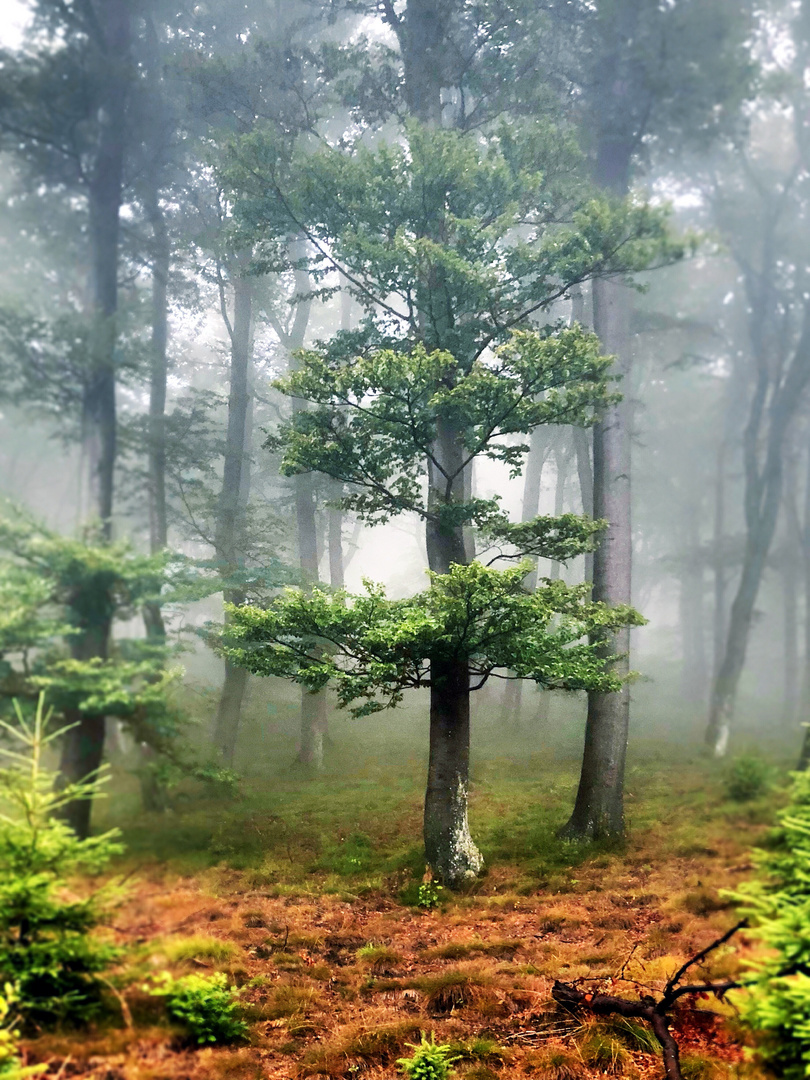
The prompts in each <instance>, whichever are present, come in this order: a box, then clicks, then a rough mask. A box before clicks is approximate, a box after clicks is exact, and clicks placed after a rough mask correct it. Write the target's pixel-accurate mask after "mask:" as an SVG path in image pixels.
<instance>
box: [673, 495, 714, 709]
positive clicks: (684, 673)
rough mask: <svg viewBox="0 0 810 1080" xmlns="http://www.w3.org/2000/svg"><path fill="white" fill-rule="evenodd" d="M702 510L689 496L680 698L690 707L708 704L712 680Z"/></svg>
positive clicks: (683, 567)
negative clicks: (708, 663)
mask: <svg viewBox="0 0 810 1080" xmlns="http://www.w3.org/2000/svg"><path fill="white" fill-rule="evenodd" d="M690 494H691V493H690ZM699 509H700V508H699V506H698V504H697V503H696V501H695V500H694V499H693V498H691V497H689V496H687V502H686V505H685V507H684V511H683V521H684V525H685V535H684V538H683V539H684V551H683V555H682V557H681V572H680V623H681V652H682V654H683V665H682V668H681V697H682V699H683V700H684V701H686V702H690V703H691V704H705V694H706V689H707V684H708V679H709V672H708V668H707V664H706V641H705V618H704V605H705V597H704V592H705V590H704V580H703V577H704V566H703V556H702V551H701V543H700V515H699Z"/></svg>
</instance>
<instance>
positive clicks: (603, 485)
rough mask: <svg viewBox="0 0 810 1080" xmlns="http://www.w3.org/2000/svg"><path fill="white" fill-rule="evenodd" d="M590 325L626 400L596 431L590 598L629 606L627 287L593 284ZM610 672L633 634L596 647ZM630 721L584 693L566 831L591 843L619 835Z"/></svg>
mask: <svg viewBox="0 0 810 1080" xmlns="http://www.w3.org/2000/svg"><path fill="white" fill-rule="evenodd" d="M593 303H594V328H595V330H596V333H597V334H598V335H599V337H600V339H601V341H602V345H603V347H604V349H605V352H607V353H610V354H613V355H615V356H616V357H617V361H616V366H617V369H618V370H617V374H618V375H620V376H621V379H622V382H621V386H622V390H623V394H624V396H623V398H622V400H621V401H620V402H619V403H618V404H616V405H613V406H611V407H610V408H609V409H608V410H607V411H606V413H605V414H604V415H603V416H602V418H601V419H600V421H599V423H598V424H597V425H596V427H595V428H594V432H593V503H594V506H593V509H594V516H595V517H597V518H606V519H607V520H608V522H609V523H610V524H609V526H608V530H607V533H606V535H605V537H604V538H603V540H602V542H601V543H600V545H599V547H598V548H597V550H596V551H595V553H594V560H593V598H594V600H598V601H601V602H603V603H607V604H611V605H616V604H629V603H630V601H631V567H632V534H631V513H630V510H631V504H630V435H631V415H632V414H631V404H630V393H631V362H630V332H629V313H630V297H629V290H628V289H627V288H626V287H625V286H623V285H621V284H620V283H619V282H616V281H606V280H602V279H597V280H596V281H594V284H593ZM601 651H602V654H603V655H604V657H605V659H606V660H608V661H610V663H611V666H612V669H613V671H614V672H615V673H616V674H617V675H619V676H625V675H626V674H627V673H628V671H629V666H630V665H629V653H630V630H629V628H625V629H622V630H619V631H618V632H616V633H615V634H612V635H610V636H609V637H608V638H607V639H606V640H605V641H604V642H603V643H602V645H601ZM629 722H630V691H629V688H628V686H627V684H625V685H624V686H623V688H622V689H621V690H620V691H618V692H617V693H614V694H602V693H596V692H591V693H589V694H588V718H587V722H586V727H585V749H584V754H583V760H582V772H581V775H580V781H579V789H578V791H577V798H576V803H575V805H574V811H573V814H572V815H571V818H570V820H569V821H568V823H567V825H566V827H565V829H564V830H563V831H564V834H565V835H567V836H571V837H589V838H596V837H600V836H618V835H622V834H623V833H624V771H625V759H626V755H627V736H628V729H629Z"/></svg>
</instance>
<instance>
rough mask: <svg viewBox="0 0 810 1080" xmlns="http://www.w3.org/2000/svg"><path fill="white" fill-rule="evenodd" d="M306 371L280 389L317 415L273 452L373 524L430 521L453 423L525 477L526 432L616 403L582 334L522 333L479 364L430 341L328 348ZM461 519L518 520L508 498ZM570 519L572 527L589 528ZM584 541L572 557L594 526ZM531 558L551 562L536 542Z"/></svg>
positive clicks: (472, 443) (277, 438)
mask: <svg viewBox="0 0 810 1080" xmlns="http://www.w3.org/2000/svg"><path fill="white" fill-rule="evenodd" d="M338 344H339V345H340V344H341V343H340V342H338ZM299 363H300V368H299V370H298V371H296V372H294V373H292V374H291V375H289V376H287V377H286V378H285V379H280V380H278V382H277V383H276V385H277V386H278V387H279V388H280V389H281V390H282V391H283V392H284V393H285V394H288V395H291V396H294V397H300V398H305V399H306V400H307V401H310V402H311V403H312V404H313V405H314V408H311V409H308V410H306V411H301V412H298V413H296V415H295V417H294V418H293V420H292V421H291V422H290V423H289V424H287V425H283V426H282V427H281V428H280V429H279V430H278V433H277V434H275V435H274V436H273V437H272V438H271V439H269V440H268V442H267V443H266V445H267V446H268V447H270V448H274V449H283V451H284V455H283V458H282V471H283V472H285V473H287V474H293V473H298V472H309V471H311V470H314V471H320V472H324V473H327V474H328V475H330V476H333V477H336V478H337V479H340V480H343V481H344V482H346V483H350V484H352V485H353V488H352V491H351V493H350V494H348V495H347V496H346V497H345V498H344V499H343V505H344V506H345V507H346V508H347V509H350V510H352V511H354V512H356V513H358V514H360V515H361V516H362V517H363V519H364V520H366V521H368V522H370V523H376V522H384V521H387V520H388V519H389V518H390V517H391V516H392V515H395V514H398V513H401V512H402V511H403V510H413V511H415V512H416V513H419V514H420V515H422V516H425V515H426V512H427V506H426V503H425V495H424V491H423V480H424V477H425V474H426V470H427V463H428V461H430V460H432V458H433V452H432V449H431V448H432V446H433V444H434V443H435V440H436V434H437V429H438V427H439V425H440V424H441V423H443V422H444V423H450V424H452V425H453V427H454V429H455V430H458V431H460V432H463V444H464V450H465V456H466V455H469V456H470V457H478V456H481V457H486V458H490V459H491V460H493V461H499V462H503V463H504V464H506V465H507V466H508V467H509V469H510V470H511V472H512V475H517V474H518V473H519V472H520V470H521V466H522V462H523V458H524V456H525V454H526V452H527V450H528V444H527V443H526V440H525V439H521V438H518V439H515V438H514V436H525V435H527V434H529V433H530V432H531V431H532V430H533V428H535V427H537V426H538V425H539V424H572V423H575V424H589V423H591V422H592V421H593V419H594V417H595V411H596V410H597V409H598V408H599V407H600V406H602V405H604V404H605V403H606V402H608V401H610V400H612V396H611V395H610V393H609V392H608V388H607V383H608V369H609V366H610V362H609V360H607V359H606V358H604V357H602V356H601V355H600V350H599V341H598V339H597V338H596V337H595V335H593V334H590V333H586V332H585V331H583V330H582V329H580V328H579V327H575V328H573V329H570V330H569V329H566V330H560V331H558V332H556V333H553V334H552V333H544V334H540V333H536V332H530V331H520V332H515V333H513V334H512V335H511V336H510V338H509V340H508V342H506V343H504V344H503V345H502V346H500V347H499V348H498V350H497V353H496V356H495V357H494V358H489V359H484V358H482V357H480V356H479V357H477V358H476V359H475V360H473V361H472V362H471V363H465V362H464V360H463V358H462V359H458V358H456V357H455V356H454V355H453V354H451V353H449V352H446V351H442V350H439V349H436V350H432V351H429V350H428V349H426V348H425V346H424V345H421V344H417V345H414V346H413V347H409V348H407V349H403V348H397V349H386V348H370V349H369V350H368V351H366V352H363V353H362V354H360V355H355V356H351V357H350V358H348V362H347V358H345V357H343V356H338V357H335V356H334V355H333V354H332V353H331V352H330V350H329V349H326V348H324V349H323V350H321V351H314V350H311V351H308V352H304V353H302V354H301V355H300V358H299ZM434 464H435V462H434ZM452 512H453V510H451V509H450V508H448V509H447V510H445V511H444V513H445V514H448V513H452ZM455 512H456V514H458V513H459V510H456V511H455ZM461 514H462V517H461V518H460V519H458V520H452V521H451V520H449V519H448V518H446V517H445V518H444V519H442V525H444V526H448V527H453V526H456V525H460V524H468V523H475V524H476V525H478V526H479V527H482V528H486V529H487V531H489V532H496V531H497V529H498V527H501V528H503V526H504V525H506V524H507V523H508V519H507V518H506V517H505V515H504V514H503V513H502V512H500V511H499V509H498V500H497V499H492V500H479V501H475V500H473V501H472V502H471V503H470V504H467V506H466V507H465V508H464V510H461ZM570 518H571V520H570V521H569V525H568V527H569V530H570V527H571V523H572V522H574V521H576V520H578V519H575V518H573V515H571V516H570ZM543 520H544V522H547V520H548V519H543ZM592 532H593V530H592V529H591V533H592ZM580 533H581V536H580V545H579V546H578V547H576V548H575V549H574V550H573V551H572V552H570V553H569V554H579V553H580V552H581V551H583V550H585V549H586V548H587V542H588V538H589V536H590V535H591V533H589V532H587V531H586V529H585V528H584V527H583V526H580ZM524 551H525V552H527V553H528V552H532V553H536V554H537V553H539V554H545V552H544V551H539V550H538V549H537V541H536V540H535V542H534V546H530V547H526V548H524ZM548 554H552V553H551V552H549V553H548Z"/></svg>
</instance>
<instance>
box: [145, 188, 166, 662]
mask: <svg viewBox="0 0 810 1080" xmlns="http://www.w3.org/2000/svg"><path fill="white" fill-rule="evenodd" d="M146 209H147V215H148V217H149V222H150V224H151V226H152V243H153V251H152V341H151V355H150V361H149V420H148V428H147V442H148V463H149V485H148V500H149V550H150V551H151V552H152V554H153V555H155V554H157V553H158V552H160V551H163V550H164V549H165V548H166V546H167V544H168V540H169V530H168V523H167V514H166V385H167V381H168V357H167V346H168V340H169V317H168V316H169V311H168V297H169V261H170V258H171V247H170V243H169V231H168V229H167V228H166V220H165V218H164V215H163V209H162V207H161V205H160V200H159V196H158V191H157V188H156V185H155V186H154V187H152V188H151V190H150V191H149V193H148V197H147V200H146ZM144 622H145V624H146V636H147V637H148V638H153V639H154V640H156V641H161V642H162V641H164V640H165V638H166V629H165V627H164V625H163V616H162V614H161V610H160V605H159V604H158V603H148V604H145V605H144Z"/></svg>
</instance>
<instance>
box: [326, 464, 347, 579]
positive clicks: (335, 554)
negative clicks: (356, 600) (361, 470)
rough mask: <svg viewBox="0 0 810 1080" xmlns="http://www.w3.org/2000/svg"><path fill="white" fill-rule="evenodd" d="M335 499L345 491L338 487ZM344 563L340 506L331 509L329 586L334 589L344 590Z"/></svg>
mask: <svg viewBox="0 0 810 1080" xmlns="http://www.w3.org/2000/svg"><path fill="white" fill-rule="evenodd" d="M336 487H337V491H336V493H335V498H336V499H338V498H340V492H341V491H342V490H343V489H342V487H341V486H340V485H336ZM344 578H345V567H344V563H343V511H342V510H341V509H340V507H339V506H330V508H329V584H330V585H331V586H332V588H333V589H342V588H343V586H344V584H345V582H344Z"/></svg>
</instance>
